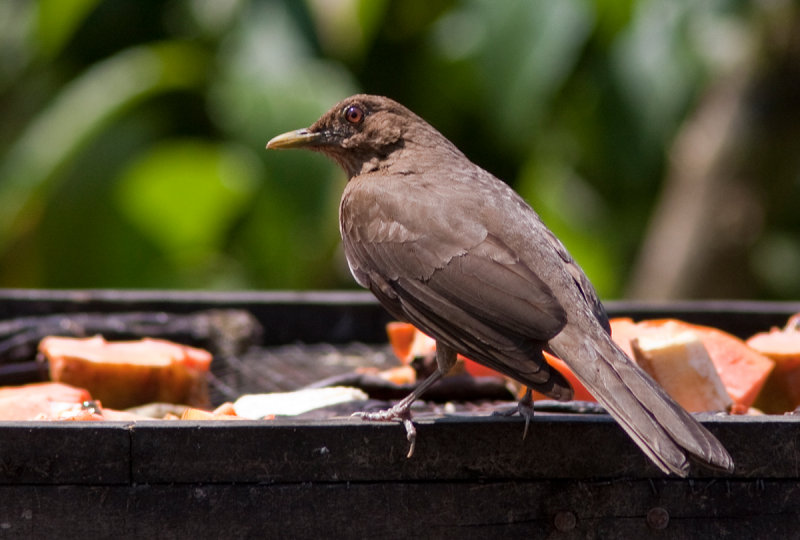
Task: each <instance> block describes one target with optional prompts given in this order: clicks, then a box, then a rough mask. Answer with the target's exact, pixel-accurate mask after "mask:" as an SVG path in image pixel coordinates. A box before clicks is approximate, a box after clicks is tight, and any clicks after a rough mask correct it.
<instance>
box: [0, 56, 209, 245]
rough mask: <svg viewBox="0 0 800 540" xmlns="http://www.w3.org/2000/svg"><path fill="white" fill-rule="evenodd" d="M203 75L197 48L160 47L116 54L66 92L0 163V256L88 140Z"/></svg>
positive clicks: (50, 106) (195, 83)
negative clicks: (134, 110)
mask: <svg viewBox="0 0 800 540" xmlns="http://www.w3.org/2000/svg"><path fill="white" fill-rule="evenodd" d="M204 68H205V57H204V55H203V53H202V52H201V51H200V50H199V49H198V48H197V47H195V46H193V45H190V44H187V43H175V42H172V43H160V44H153V45H145V46H141V47H136V48H134V49H128V50H124V51H122V52H120V53H117V54H116V55H114V56H112V57H110V58H108V59H106V60H104V61H102V62H100V63H98V64H96V65H93V66H92V67H91V68H89V69H88V70H87V71H86V72H85V73H84V74H83V75H81V76H80V77H78V78H77V79H75V80H73V81H72V82H71V83H70V84H68V85H67V86H65V87H64V89H63V90H62V91H61V92H60V93H59V94H58V95H57V96H55V97H54V98H53V100H52V102H51V103H50V105H49V106H48V107H47V108H46V109H45V110H43V111H42V112H41V113H40V114H39V115H38V116H37V117H36V118H35V119H34V121H33V122H31V124H30V125H29V126H28V127H27V129H26V130H25V131H24V132H23V133H22V134H20V137H19V139H18V140H17V141H16V142H15V144H14V145H13V146H12V147H11V149H10V150H9V152H8V154H7V155H6V156H5V157H4V159H3V160H2V162H0V253H2V251H4V250H5V249H6V246H7V245H8V242H9V241H10V240H11V239H13V237H14V236H15V235H18V234H20V233H21V232H22V231H23V230H24V229H25V228H26V227H27V226H30V225H31V223H32V222H33V221H35V220H36V219H38V217H37V216H38V212H37V211H36V209H35V205H36V204H37V202H40V201H37V196H39V195H41V194H42V192H43V191H45V190H48V189H52V188H53V186H52V185H49V184H50V183H52V182H54V181H55V180H56V176H55V173H56V172H57V171H58V170H59V168H61V167H63V166H64V165H65V164H66V162H67V161H68V160H69V159H70V158H71V157H73V156H74V154H75V153H76V152H78V151H79V150H80V149H81V148H82V147H83V146H84V145H85V144H86V142H87V140H88V139H90V138H91V137H93V136H96V135H98V134H100V133H101V132H102V129H103V127H104V126H106V125H107V124H108V123H109V122H110V121H112V120H113V119H114V118H115V117H117V116H118V115H119V114H120V113H122V112H123V111H125V110H127V109H129V108H131V107H133V106H134V105H135V104H136V103H138V102H140V101H141V100H143V99H145V98H147V97H150V96H153V95H155V94H157V93H163V92H167V91H172V90H175V89H179V88H188V87H191V86H195V85H197V84H199V83H200V82H201V81H202V79H203V77H204V72H205V69H204Z"/></svg>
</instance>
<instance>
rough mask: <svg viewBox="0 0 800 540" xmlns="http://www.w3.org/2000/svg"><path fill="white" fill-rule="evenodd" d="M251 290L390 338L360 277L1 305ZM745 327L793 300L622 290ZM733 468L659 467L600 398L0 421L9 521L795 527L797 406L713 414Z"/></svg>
mask: <svg viewBox="0 0 800 540" xmlns="http://www.w3.org/2000/svg"><path fill="white" fill-rule="evenodd" d="M209 307H212V308H213V307H235V308H244V309H248V310H250V311H251V312H253V313H254V314H255V315H256V316H257V317H258V318H259V320H260V321H261V322H262V324H264V326H265V328H266V329H267V330H268V332H267V334H266V337H265V342H267V343H287V342H291V341H294V340H305V341H310V342H316V341H329V342H333V343H336V342H347V341H351V340H362V341H367V342H369V341H376V342H377V341H380V340H384V339H385V337H384V336H385V334H384V329H383V324H384V323H385V322H386V317H385V314H383V312H382V310H381V309H380V307H379V306H377V304H375V302H374V301H373V300H372V299H371V298H370V297H368V296H365V295H363V294H360V293H335V294H323V293H314V294H299V293H298V294H296V293H278V294H267V293H241V294H234V295H230V294H227V293H224V294H223V293H219V294H196V293H172V292H158V291H156V292H137V293H133V292H116V291H77V292H76V291H64V292H48V291H0V319H7V318H10V317H14V316H23V315H36V314H51V313H57V312H125V311H142V310H166V311H170V312H176V313H185V312H190V311H193V310H200V309H208V308H209ZM609 311H611V312H612V313H613V314H615V315H631V316H633V317H635V318H653V317H661V316H676V317H679V318H682V319H684V320H688V321H692V322H696V323H701V324H709V325H714V326H718V327H720V328H723V329H726V330H728V331H732V332H734V333H737V334H739V335H743V336H746V335H748V334H750V333H753V332H755V331H759V330H766V329H768V328H769V327H770V326H777V325H782V324H783V323H784V322H785V320H786V318H787V317H788V315H789V314H791V313H793V312H795V311H800V305H798V304H772V303H681V304H670V305H663V306H652V305H641V304H610V305H609ZM703 422H704V423H705V424H706V425H707V426H708V427H709V429H710V430H711V431H712V432H714V433H715V434H716V435H717V436H718V437H719V438H720V440H721V441H722V442H723V443H724V444H725V446H726V447H727V448H728V449H729V451H730V452H731V454H732V456H733V458H734V460H735V462H736V466H737V467H736V471H735V472H734V474H732V475H721V474H719V473H714V472H708V471H703V470H700V469H693V470H692V475H691V478H689V479H683V480H682V479H675V478H671V477H666V476H664V475H662V474H661V473H660V472H659V471H658V470H657V469H656V468H655V467H654V466H653V465H651V464H650V463H649V462H648V461H647V460H646V458H645V457H644V456H643V455H642V454H641V453H640V452H639V451H638V450H637V448H636V447H635V446H634V444H633V443H632V442H631V441H630V440H629V439H628V438H627V437H626V436H625V434H624V433H623V432H622V430H621V429H620V428H619V427H618V426H617V425H616V424H615V423H614V422H613V421H612V420H611V419H610V418H609V417H607V416H605V415H563V414H539V415H537V417H536V418H535V420H534V422H533V423H532V425H531V429H530V432H529V434H528V437H527V439H526V440H524V441H523V440H522V437H521V436H522V427H523V423H522V421H521V420H520V419H518V418H499V417H475V416H469V417H462V416H451V417H443V418H433V417H424V416H420V417H418V431H419V441H418V444H417V451H416V454H415V455H414V457H412V458H411V459H407V458H406V457H405V454H406V451H407V442H406V440H405V436H404V431H403V429H402V428H401V427H400V426H399V425H397V424H373V423H364V422H361V421H359V420H354V419H349V418H344V419H337V420H329V421H300V420H296V419H294V420H292V419H283V420H277V421H263V422H256V421H242V422H234V421H229V422H180V423H179V422H174V423H173V422H156V421H153V422H137V423H135V424H126V423H102V424H98V423H82V422H76V423H67V422H64V423H46V424H45V423H35V422H2V423H0V538H68V537H91V538H105V537H115V538H248V537H257V538H340V537H341V538H408V537H422V538H506V539H507V538H545V537H552V538H587V537H589V538H646V537H655V538H717V537H720V538H791V537H793V536H794V535H796V534H797V527H798V525H797V524H798V523H800V417H798V416H770V417H719V416H715V417H703Z"/></svg>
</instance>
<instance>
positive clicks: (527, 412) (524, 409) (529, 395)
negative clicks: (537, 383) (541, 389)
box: [517, 387, 533, 441]
mask: <svg viewBox="0 0 800 540" xmlns="http://www.w3.org/2000/svg"><path fill="white" fill-rule="evenodd" d="M517 410H518V411H519V415H520V416H521V417H522V418H524V419H525V429H524V430H523V431H522V440H523V441H524V440H525V437H527V436H528V426H529V425H530V423H531V418H533V390H531V389H530V387H526V388H525V395H524V396H522V399H520V400H519V403H517Z"/></svg>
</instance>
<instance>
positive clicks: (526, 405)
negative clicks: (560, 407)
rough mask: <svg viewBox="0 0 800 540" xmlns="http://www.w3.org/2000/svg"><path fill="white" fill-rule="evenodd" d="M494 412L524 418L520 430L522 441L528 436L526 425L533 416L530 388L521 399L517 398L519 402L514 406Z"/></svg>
mask: <svg viewBox="0 0 800 540" xmlns="http://www.w3.org/2000/svg"><path fill="white" fill-rule="evenodd" d="M494 414H497V415H499V416H514V415H515V414H519V415H520V416H521V417H522V418H524V419H525V430H524V431H523V432H522V440H523V441H524V440H525V438H526V437H527V436H528V426H529V425H530V423H531V420H532V419H533V416H534V409H533V394H532V393H531V390H530V389H528V390H527V391H526V392H525V395H524V396H523V397H522V399H520V400H519V403H517V404H516V405H515V406H512V407H509V408H508V409H505V410H502V411H497V412H495V413H494Z"/></svg>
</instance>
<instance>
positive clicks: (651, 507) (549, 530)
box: [0, 480, 800, 539]
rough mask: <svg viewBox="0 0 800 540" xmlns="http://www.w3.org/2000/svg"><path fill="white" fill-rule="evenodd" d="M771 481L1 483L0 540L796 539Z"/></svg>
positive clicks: (783, 486) (792, 517)
mask: <svg viewBox="0 0 800 540" xmlns="http://www.w3.org/2000/svg"><path fill="white" fill-rule="evenodd" d="M798 498H800V485H798V483H797V482H781V481H767V482H764V483H762V484H760V485H758V486H756V485H754V484H753V483H752V482H746V481H718V480H697V481H695V482H693V483H691V484H690V483H687V482H681V481H674V480H661V481H654V482H650V481H646V480H624V481H615V482H597V481H584V480H544V481H531V482H491V483H480V482H466V483H451V482H432V483H416V482H415V483H403V482H384V483H369V482H367V483H350V484H347V483H335V484H329V483H300V484H274V485H266V484H255V485H254V484H248V485H232V484H226V485H220V484H212V485H179V484H173V485H139V486H104V487H96V486H80V485H65V486H19V487H0V500H2V504H0V535H2V536H3V537H4V538H5V537H8V538H21V537H25V538H63V537H67V536H69V537H91V538H105V537H114V538H190V537H191V538H247V537H261V538H315V539H318V538H401V537H402V538H409V537H421V538H432V537H435V538H459V539H464V538H467V539H468V538H504V539H508V538H593V537H594V538H612V537H613V538H647V537H656V538H768V537H769V538H790V537H792V536H793V535H794V534H796V531H797V523H798V522H800V505H798V504H797V500H798Z"/></svg>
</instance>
